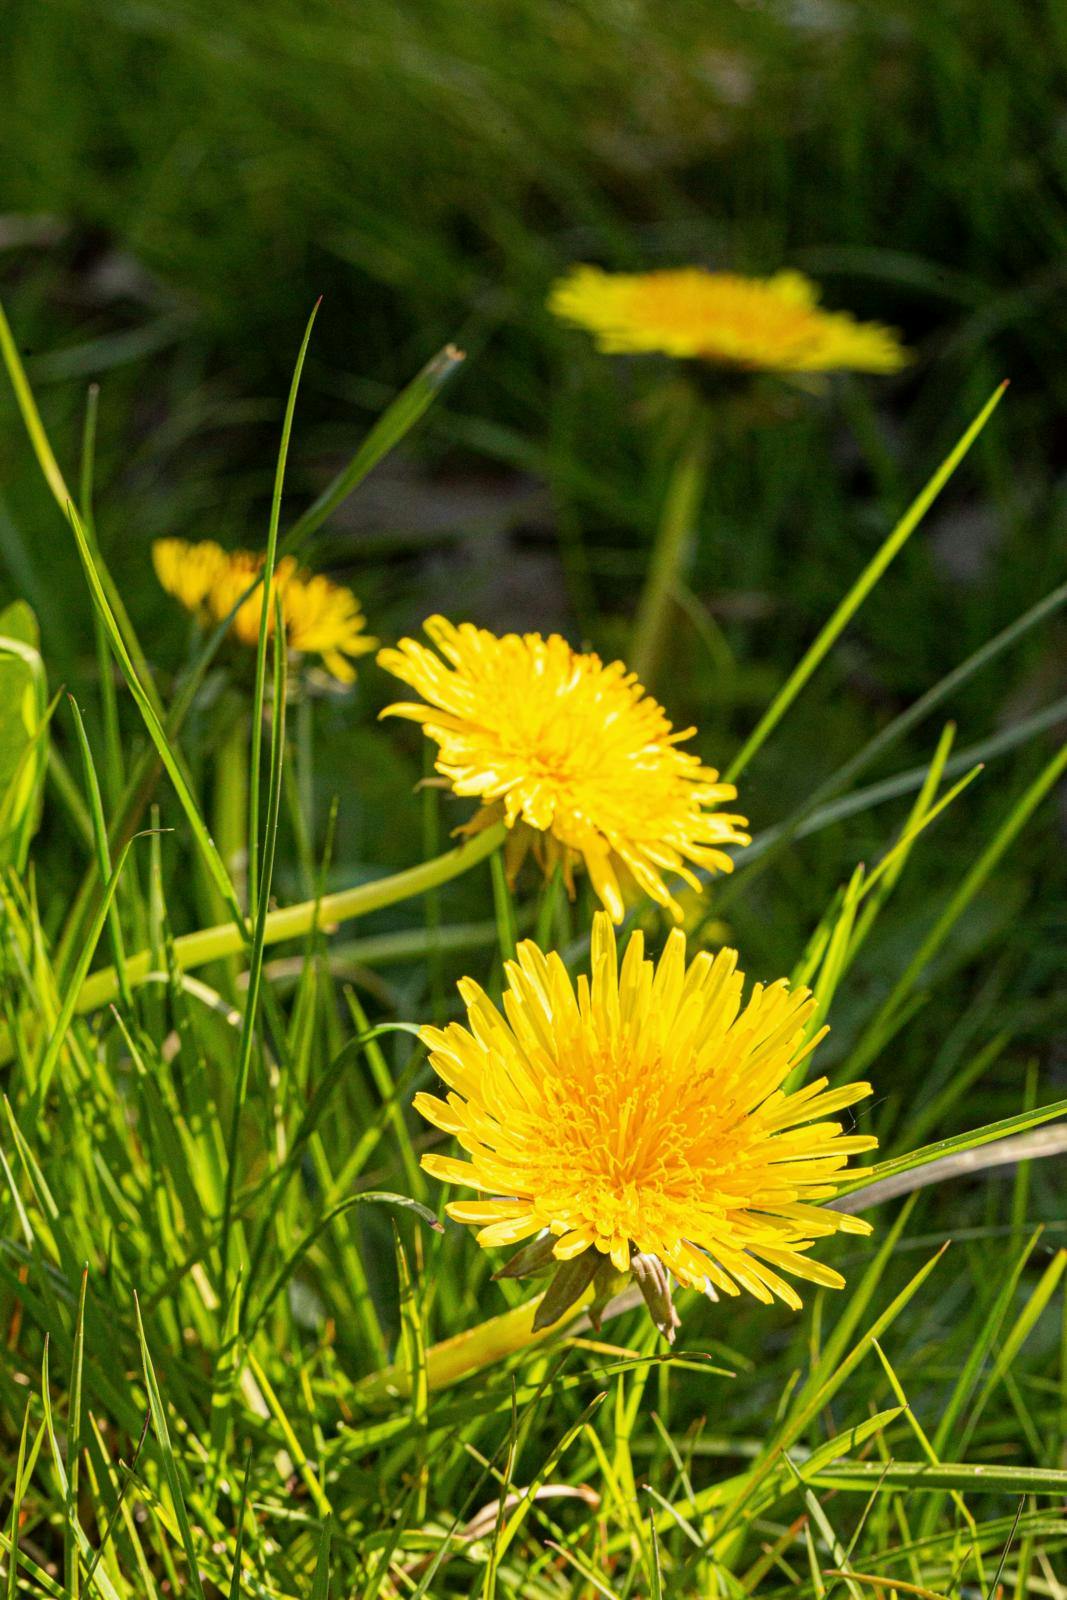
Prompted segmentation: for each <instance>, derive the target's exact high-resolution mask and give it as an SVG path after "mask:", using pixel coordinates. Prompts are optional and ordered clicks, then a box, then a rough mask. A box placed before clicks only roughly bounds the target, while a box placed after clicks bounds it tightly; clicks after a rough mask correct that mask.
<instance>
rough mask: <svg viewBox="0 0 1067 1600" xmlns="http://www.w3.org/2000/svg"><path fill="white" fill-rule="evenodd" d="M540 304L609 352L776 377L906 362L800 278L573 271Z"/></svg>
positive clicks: (888, 339)
mask: <svg viewBox="0 0 1067 1600" xmlns="http://www.w3.org/2000/svg"><path fill="white" fill-rule="evenodd" d="M548 304H549V309H550V310H551V311H553V312H554V313H555V314H556V316H558V317H561V318H562V319H563V320H564V321H566V322H571V323H574V324H576V325H577V326H578V327H581V328H585V329H587V330H588V332H590V333H591V334H593V335H594V337H595V339H596V342H597V346H598V348H599V349H601V350H603V351H606V352H607V353H609V354H612V355H617V354H621V353H624V352H635V351H636V352H640V351H660V352H662V353H664V354H665V355H670V356H681V357H691V358H696V359H698V360H702V361H708V362H712V363H715V364H718V365H722V366H728V367H735V368H744V369H747V370H749V371H755V370H760V371H767V372H779V373H816V372H833V371H838V370H841V369H846V368H847V369H851V370H854V371H857V372H897V371H899V370H900V368H901V367H903V366H904V365H905V364H906V363H907V361H908V353H907V351H906V350H905V348H904V346H903V345H902V343H901V341H900V338H899V336H898V334H897V333H896V332H894V330H893V329H892V328H886V327H883V326H882V324H881V323H877V322H858V321H857V320H856V319H855V317H852V316H850V315H849V314H848V313H847V312H843V311H824V310H822V309H821V307H820V306H819V289H818V287H817V285H816V284H814V283H812V281H811V280H810V279H809V278H806V277H804V275H803V274H802V273H800V272H777V273H775V274H774V276H773V277H770V278H745V277H741V276H739V275H738V274H736V273H732V272H708V271H707V270H706V269H705V268H703V267H680V268H678V269H676V270H672V271H664V272H642V273H627V272H604V271H602V270H601V269H600V268H599V267H590V266H576V267H573V268H572V269H571V271H570V272H569V273H567V275H566V276H565V277H563V278H561V279H560V280H559V281H558V282H557V283H556V284H555V286H554V287H553V289H552V291H551V294H550V295H549V300H548Z"/></svg>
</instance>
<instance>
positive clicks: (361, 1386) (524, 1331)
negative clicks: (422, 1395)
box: [353, 1284, 596, 1406]
mask: <svg viewBox="0 0 1067 1600" xmlns="http://www.w3.org/2000/svg"><path fill="white" fill-rule="evenodd" d="M595 1292H596V1291H595V1289H594V1286H593V1285H592V1284H590V1285H589V1287H588V1288H587V1289H586V1290H585V1291H584V1292H583V1293H582V1294H581V1295H580V1296H579V1298H578V1299H577V1300H576V1301H575V1303H574V1304H573V1305H572V1306H571V1307H570V1309H569V1310H568V1311H567V1312H566V1313H565V1314H564V1315H563V1316H562V1317H561V1318H560V1319H559V1321H558V1322H552V1323H550V1324H549V1325H548V1326H547V1327H545V1328H538V1329H536V1331H535V1329H534V1325H533V1323H534V1317H535V1315H536V1313H537V1308H538V1306H539V1305H540V1304H541V1301H542V1299H543V1298H544V1296H543V1295H539V1294H538V1295H535V1296H534V1298H533V1299H532V1300H527V1301H526V1303H525V1304H524V1305H521V1306H513V1307H512V1308H511V1310H510V1311H505V1312H503V1313H502V1314H501V1315H500V1316H499V1317H490V1318H489V1320H488V1321H487V1322H480V1323H478V1325H477V1327H474V1328H468V1329H467V1330H466V1331H465V1332H464V1333H457V1334H456V1335H455V1337H454V1338H452V1339H445V1340H444V1341H443V1342H442V1343H441V1344H435V1345H431V1347H430V1348H429V1349H428V1350H427V1352H426V1378H427V1382H428V1383H429V1386H430V1389H431V1390H437V1389H444V1388H447V1387H448V1385H449V1384H450V1383H458V1382H459V1381H460V1379H461V1378H469V1377H470V1376H471V1375H472V1374H473V1373H475V1372H481V1371H482V1369H483V1368H484V1367H491V1366H495V1365H496V1363H497V1362H498V1361H506V1360H507V1358H508V1356H513V1355H517V1354H518V1352H519V1351H520V1350H529V1349H530V1348H531V1346H533V1345H535V1344H540V1343H541V1342H542V1341H543V1340H545V1339H552V1338H554V1337H556V1335H558V1334H559V1333H561V1332H562V1331H563V1329H564V1328H566V1327H567V1326H568V1325H569V1324H570V1323H572V1322H573V1321H574V1320H575V1318H576V1317H578V1316H579V1315H580V1314H581V1313H582V1312H583V1311H585V1310H586V1309H587V1307H588V1306H589V1305H590V1303H591V1302H592V1299H593V1296H594V1294H595ZM410 1393H411V1374H410V1372H409V1371H408V1369H407V1366H406V1365H405V1364H404V1362H402V1361H396V1362H394V1363H393V1365H392V1366H390V1367H383V1368H382V1370H381V1371H380V1372H372V1373H370V1374H369V1375H368V1376H367V1377H366V1378H363V1379H361V1380H360V1382H359V1383H357V1384H356V1387H355V1389H354V1391H353V1399H354V1400H355V1401H356V1402H357V1403H358V1404H360V1405H366V1406H370V1405H376V1404H378V1403H380V1402H381V1401H382V1400H388V1399H390V1398H391V1397H396V1396H406V1395H408V1394H410Z"/></svg>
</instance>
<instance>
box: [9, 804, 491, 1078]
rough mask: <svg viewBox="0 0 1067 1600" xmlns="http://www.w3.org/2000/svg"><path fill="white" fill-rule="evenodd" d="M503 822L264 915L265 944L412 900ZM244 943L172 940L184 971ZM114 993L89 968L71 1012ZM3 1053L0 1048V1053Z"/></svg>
mask: <svg viewBox="0 0 1067 1600" xmlns="http://www.w3.org/2000/svg"><path fill="white" fill-rule="evenodd" d="M505 833H506V829H505V827H504V824H503V823H498V824H497V825H496V826H494V827H491V828H485V829H484V830H483V831H482V832H480V833H477V834H475V835H474V837H473V838H471V839H468V840H467V841H466V842H465V843H464V844H461V845H458V846H456V848H455V849H452V850H446V851H445V853H444V855H440V856H437V857H435V858H434V860H432V861H425V862H423V863H422V864H421V866H417V867H407V868H406V869H405V870H404V871H403V872H394V873H392V874H391V875H390V876H389V877H388V878H378V879H376V880H375V881H374V882H373V883H360V884H357V885H356V886H355V887H354V888H352V889H341V890H339V891H338V892H337V893H336V894H327V895H323V896H322V898H321V899H320V900H305V901H303V902H302V903H301V904H300V905H295V906H284V907H283V908H282V909H281V910H279V911H272V912H270V913H269V915H268V917H267V923H266V934H265V937H264V943H266V944H281V943H282V942H283V941H284V940H286V939H299V938H301V937H302V936H303V935H304V934H306V933H309V932H310V931H311V929H312V927H313V926H315V924H316V919H317V922H318V926H319V927H321V928H328V927H329V926H330V925H331V924H333V923H338V922H350V921H352V920H353V918H355V917H365V916H366V915H367V914H368V913H369V912H371V911H380V910H381V909H382V908H383V907H384V906H393V905H397V904H398V903H399V902H400V901H402V900H411V899H413V898H414V897H415V895H419V894H426V893H427V891H428V890H430V889H437V888H439V887H440V886H441V884H444V883H448V882H449V881H450V880H451V879H452V878H458V877H460V876H461V874H462V873H464V872H466V871H467V870H468V868H470V867H473V866H476V865H477V864H478V862H479V861H484V860H485V859H486V857H487V856H490V855H492V853H493V851H494V850H496V849H498V848H499V846H500V845H501V843H502V842H503V840H504V836H505ZM244 948H245V944H244V941H243V940H242V938H241V934H240V930H239V929H238V928H236V927H235V926H234V924H233V923H232V922H225V923H220V924H219V925H218V926H217V927H214V928H201V929H200V930H199V931H198V932H197V933H186V934H183V935H182V936H181V937H180V938H178V939H175V941H174V955H175V960H176V961H177V964H178V967H179V968H180V969H181V971H183V972H187V971H188V970H189V969H190V968H192V967H202V966H204V965H205V963H206V962H208V961H218V960H220V959H221V958H223V957H225V956H229V955H236V954H238V953H239V952H240V951H241V950H243V949H244ZM151 965H152V958H151V953H150V952H149V951H147V950H142V951H140V953H139V954H137V955H135V956H130V957H129V958H128V959H127V961H126V976H127V978H128V980H129V982H130V983H131V984H140V983H143V982H144V981H145V978H146V977H147V976H148V974H149V972H150V970H151ZM117 995H118V975H117V973H116V972H115V969H114V967H105V968H104V969H103V970H102V971H100V972H94V973H93V974H92V975H91V976H90V977H89V978H87V979H86V981H85V983H84V984H83V985H82V988H81V993H80V994H79V995H78V999H77V1002H76V1004H75V1007H74V1009H75V1011H77V1012H85V1011H95V1010H96V1009H97V1008H98V1007H99V1006H104V1005H107V1004H108V1003H109V1001H111V1000H114V999H115V998H116V996H117ZM0 1054H2V1052H0Z"/></svg>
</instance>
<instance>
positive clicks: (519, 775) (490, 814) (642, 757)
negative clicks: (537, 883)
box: [378, 617, 748, 922]
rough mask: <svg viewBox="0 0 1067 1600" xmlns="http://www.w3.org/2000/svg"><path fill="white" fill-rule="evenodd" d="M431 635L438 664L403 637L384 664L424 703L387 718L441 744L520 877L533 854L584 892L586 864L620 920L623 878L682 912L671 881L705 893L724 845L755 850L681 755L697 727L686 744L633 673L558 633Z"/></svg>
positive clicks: (446, 770) (449, 630) (722, 865)
mask: <svg viewBox="0 0 1067 1600" xmlns="http://www.w3.org/2000/svg"><path fill="white" fill-rule="evenodd" d="M425 629H426V633H427V634H428V635H429V637H430V639H431V640H432V641H433V643H434V644H435V645H436V646H437V648H438V650H439V651H440V655H438V654H436V653H435V652H434V651H433V650H431V649H429V648H428V647H427V646H426V645H423V644H421V643H419V642H418V641H417V640H415V639H401V641H400V643H399V645H398V646H397V648H396V649H395V650H383V651H381V652H380V654H379V656H378V660H379V662H380V664H381V665H382V666H383V667H385V668H386V670H387V671H389V672H391V673H393V674H395V676H396V677H398V678H400V679H402V680H403V682H405V683H407V684H409V685H410V686H411V687H412V688H413V689H415V690H416V691H417V692H418V693H419V694H421V695H422V696H423V698H424V701H425V702H427V703H425V704H423V703H418V702H413V703H408V702H401V703H398V704H396V705H391V706H387V707H386V709H385V710H384V711H383V712H382V715H383V716H390V715H391V716H399V717H407V718H409V719H410V720H411V721H413V722H418V723H421V725H422V727H423V730H424V732H425V733H426V735H427V736H428V737H429V738H430V739H432V740H433V741H434V742H435V743H436V744H437V745H438V747H439V749H438V756H437V762H436V765H437V771H438V772H439V773H441V774H442V775H443V776H444V777H445V778H446V779H447V780H448V783H449V784H450V785H451V787H452V789H453V790H454V791H455V793H456V794H458V795H465V796H466V795H470V796H476V797H477V798H479V799H480V800H481V801H482V802H483V806H482V809H481V810H480V811H479V813H478V815H477V816H476V817H475V818H474V820H473V822H472V823H471V824H470V825H469V827H470V828H471V829H475V828H479V827H482V826H485V825H487V824H488V823H489V822H492V821H494V820H495V819H497V818H498V817H502V818H503V820H504V822H505V823H506V825H507V827H508V828H509V829H511V830H512V837H511V840H510V841H509V852H508V854H509V869H510V870H511V871H512V872H513V873H514V871H515V870H517V867H518V864H519V862H521V859H522V857H523V855H524V854H525V851H526V850H527V849H528V848H529V847H530V846H531V845H532V846H533V847H534V849H535V852H536V854H537V856H538V859H539V860H540V863H541V866H542V867H543V869H544V870H545V872H546V873H549V874H551V873H554V872H555V870H556V868H557V867H559V868H561V869H562V872H563V875H564V880H565V882H566V883H567V887H568V890H571V891H573V871H574V868H575V866H576V865H577V864H579V863H584V866H585V868H586V870H587V872H588V873H589V877H590V881H591V882H592V885H593V888H594V890H595V892H596V894H597V895H598V897H599V898H600V900H601V902H602V903H603V905H604V906H605V907H606V908H607V910H608V911H609V912H610V913H611V916H612V917H613V918H614V919H615V921H616V922H618V921H620V920H621V918H622V915H623V910H624V905H623V895H622V888H621V885H620V878H621V879H622V880H623V881H626V880H627V879H629V880H630V881H631V882H632V883H633V884H635V885H636V886H637V888H638V889H639V890H641V891H642V892H643V893H645V894H647V895H649V896H650V897H651V898H652V899H653V900H655V901H657V902H658V903H659V904H660V905H662V906H666V907H667V908H668V909H669V910H670V911H671V912H672V914H674V915H678V914H679V913H678V909H677V906H676V903H675V901H674V899H673V898H672V895H671V892H670V890H669V889H668V887H667V885H666V883H665V882H664V875H665V874H672V873H673V874H676V875H677V876H679V877H681V878H682V879H683V880H684V881H685V882H686V883H688V884H690V885H691V886H692V887H693V888H696V889H699V888H700V880H699V879H698V878H697V877H696V876H695V874H694V872H693V871H692V870H691V869H692V868H693V867H701V868H704V869H705V870H707V871H711V872H714V871H721V872H729V871H730V869H731V867H732V864H733V863H732V861H731V859H730V857H729V855H728V854H727V853H726V850H725V848H724V847H725V846H726V845H744V844H747V843H748V835H747V834H745V833H743V832H741V831H740V830H741V829H743V828H744V826H745V819H744V817H739V816H732V815H729V814H725V813H723V812H720V811H716V810H715V809H714V808H715V807H716V806H717V805H718V804H719V803H720V802H721V801H724V800H733V799H734V798H735V797H736V794H737V791H736V789H735V788H734V787H733V785H732V784H728V783H720V781H719V775H718V773H717V772H716V771H714V769H712V768H711V767H705V766H702V765H701V763H700V760H699V758H698V757H697V756H695V755H693V754H691V753H690V752H689V751H685V750H681V749H679V745H680V744H681V742H682V741H683V740H685V739H688V738H689V737H690V736H691V734H692V733H693V731H694V730H693V729H691V728H690V729H688V730H685V731H683V732H681V733H675V732H674V731H673V730H672V728H671V724H670V723H669V722H668V720H667V718H666V716H665V714H664V712H663V708H662V707H661V706H660V705H658V704H657V702H656V701H655V700H653V699H652V698H651V696H650V695H647V694H645V692H644V690H643V689H642V687H641V685H640V684H639V683H638V681H637V679H636V677H635V675H634V674H633V673H631V672H627V670H626V668H625V667H624V666H623V664H622V662H620V661H615V662H613V663H612V664H611V665H610V666H605V665H604V664H603V663H602V662H601V660H600V659H599V657H598V656H595V655H591V654H581V653H579V652H578V651H576V650H572V649H571V647H570V645H569V644H568V643H567V642H566V640H565V639H562V638H560V637H559V636H558V635H557V634H552V635H551V636H550V637H549V638H547V639H545V638H542V636H541V635H540V634H538V633H527V634H523V635H521V636H520V635H519V634H515V633H509V634H505V635H503V637H498V636H497V635H496V634H493V633H490V632H488V631H487V630H486V629H484V628H476V627H473V626H472V625H471V624H470V623H463V624H462V625H461V626H460V627H456V626H454V625H453V624H452V623H451V622H448V621H446V620H445V618H444V617H430V618H429V620H428V621H427V622H426V624H425ZM442 657H444V659H443V660H442V659H441V658H442Z"/></svg>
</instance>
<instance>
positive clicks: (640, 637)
mask: <svg viewBox="0 0 1067 1600" xmlns="http://www.w3.org/2000/svg"><path fill="white" fill-rule="evenodd" d="M710 442H711V441H710V430H709V427H708V419H707V417H706V415H705V416H698V417H697V419H696V420H695V421H694V423H693V425H692V428H691V430H690V433H689V437H688V438H687V440H686V443H685V445H684V446H683V448H682V450H681V453H680V454H679V456H678V459H677V461H676V462H675V464H674V468H673V470H672V472H671V477H670V482H669V483H668V485H667V494H666V497H665V499H664V502H663V511H662V514H661V516H660V522H659V528H658V529H657V531H656V542H655V544H654V545H653V548H652V559H651V561H650V562H649V567H648V574H647V576H646V578H645V586H644V589H643V590H642V593H641V599H640V601H639V602H638V607H637V618H636V621H635V623H634V635H633V643H632V645H631V647H630V661H629V665H630V666H631V667H632V668H633V670H634V672H636V673H637V676H638V678H639V679H640V680H641V682H642V683H643V684H644V685H645V687H646V688H649V687H650V686H651V685H652V683H653V682H654V680H655V677H656V673H657V672H658V670H659V666H660V658H661V656H662V654H663V646H664V642H665V639H666V635H667V627H668V624H669V621H670V616H671V608H672V606H673V604H674V599H675V595H676V594H677V592H678V590H679V588H680V587H681V586H682V585H683V583H684V582H685V579H686V576H687V572H688V568H689V560H690V552H691V549H692V543H693V525H694V522H695V520H696V516H697V513H698V511H699V509H700V502H701V499H702V498H703V494H704V485H705V483H706V482H707V476H708V453H709V446H710Z"/></svg>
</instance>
